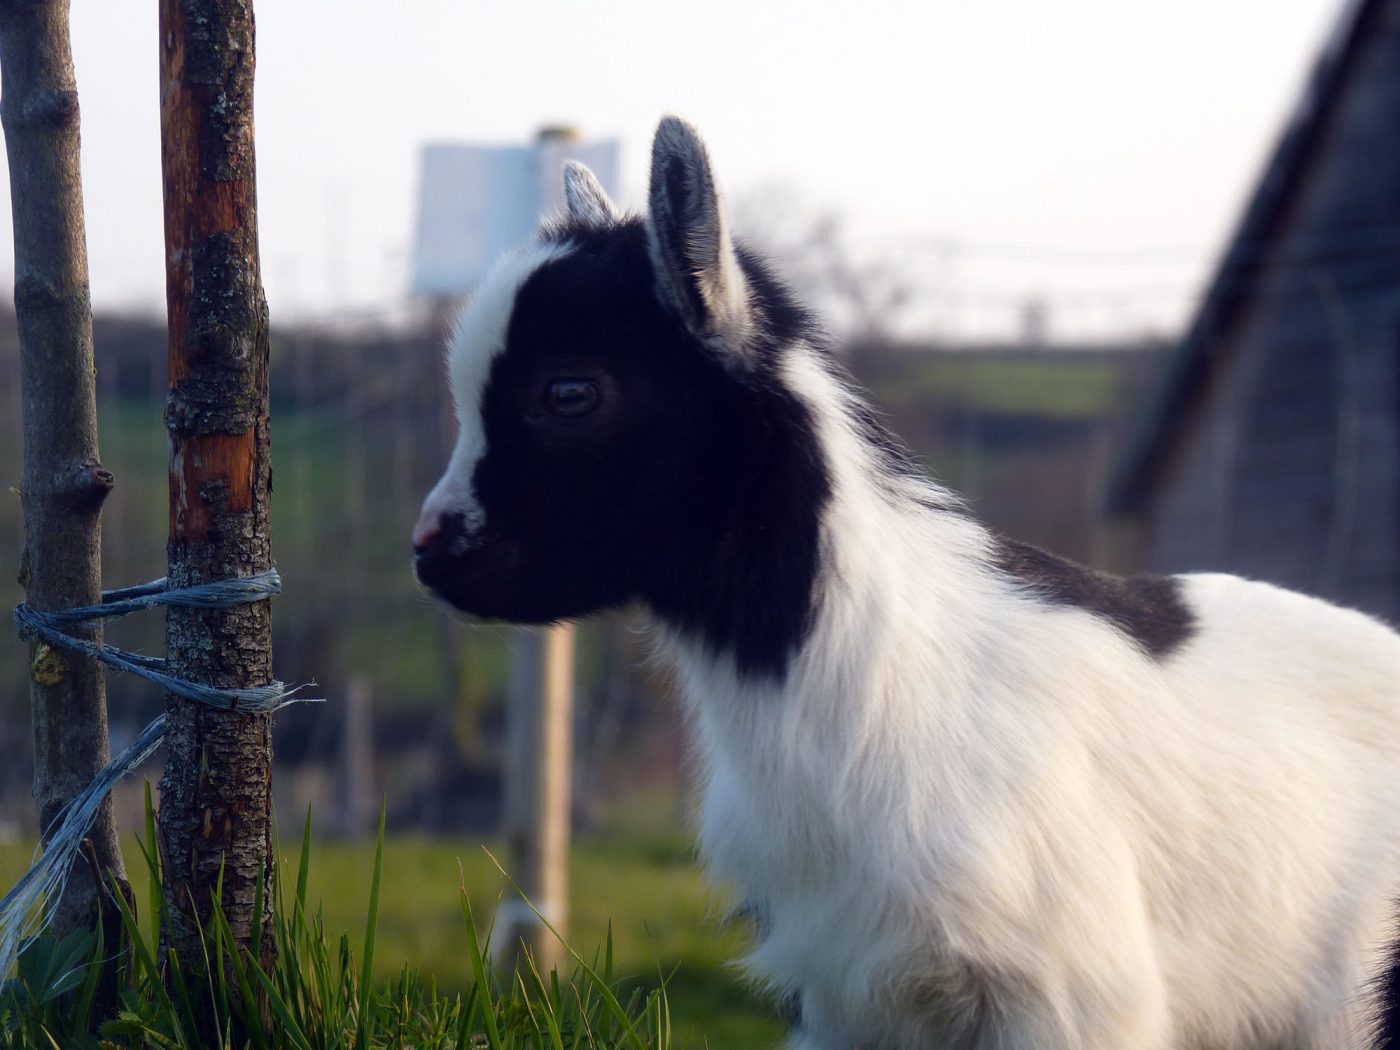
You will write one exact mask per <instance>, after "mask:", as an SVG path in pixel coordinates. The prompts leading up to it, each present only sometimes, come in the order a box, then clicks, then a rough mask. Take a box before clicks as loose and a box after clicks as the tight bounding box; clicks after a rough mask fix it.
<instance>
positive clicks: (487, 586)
mask: <svg viewBox="0 0 1400 1050" xmlns="http://www.w3.org/2000/svg"><path fill="white" fill-rule="evenodd" d="M422 575H423V574H421V573H420V579H421V578H422ZM422 582H423V583H425V584H427V585H428V589H429V590H430V591H432V593H433V596H434V597H436V598H437V599H439V600H440V601H442V602H445V603H446V604H447V605H450V606H451V607H452V608H453V609H455V610H457V611H458V612H460V613H463V614H464V615H466V616H468V617H470V618H471V619H474V620H488V621H498V622H506V623H518V624H551V623H559V622H560V621H563V620H577V619H581V618H582V617H585V616H590V615H592V614H593V613H597V612H602V611H603V610H605V609H608V608H611V607H612V606H614V605H617V604H619V602H618V601H616V600H611V601H610V600H607V599H606V598H600V597H599V596H598V595H592V594H584V593H579V592H577V591H574V590H572V589H570V588H568V587H541V586H532V585H530V584H529V583H525V582H522V581H519V580H505V579H500V578H495V577H494V576H493V574H490V573H481V574H462V575H461V576H458V577H455V578H447V579H436V580H426V579H424V580H422Z"/></svg>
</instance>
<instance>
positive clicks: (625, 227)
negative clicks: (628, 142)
mask: <svg viewBox="0 0 1400 1050" xmlns="http://www.w3.org/2000/svg"><path fill="white" fill-rule="evenodd" d="M565 189H566V199H567V201H568V207H569V215H568V218H567V219H566V220H565V221H564V222H562V223H561V224H558V225H556V226H553V227H547V228H546V229H545V230H544V232H543V233H542V234H541V236H540V238H539V240H538V241H537V242H536V243H534V244H532V245H530V246H528V247H526V248H524V249H522V250H520V251H518V252H516V253H514V254H512V255H510V256H507V257H506V258H505V259H504V260H502V262H501V263H500V264H498V266H497V268H496V269H495V271H494V272H493V273H492V275H491V276H490V277H489V278H487V280H486V281H485V282H484V283H483V285H482V287H481V288H480V289H479V291H478V292H477V294H476V296H475V297H474V299H473V301H472V302H471V304H470V305H469V306H468V308H467V310H466V311H465V313H464V314H463V317H462V320H461V323H460V329H459V331H458V333H457V335H456V337H455V339H454V341H453V343H452V346H451V350H450V362H451V369H450V371H451V378H452V386H453V393H454V395H455V398H456V403H457V413H458V421H459V424H460V434H459V437H458V441H457V445H456V447H455V450H454V452H453V454H452V459H451V462H450V464H449V466H448V468H447V471H446V473H445V474H444V475H443V477H442V479H441V480H440V481H439V482H438V484H437V486H436V487H435V488H434V489H433V490H432V492H431V493H430V494H429V495H428V497H427V499H426V501H425V502H424V504H423V511H422V516H421V518H420V520H419V522H418V525H417V527H416V529H415V530H414V534H413V543H414V547H415V549H416V550H417V552H418V556H417V571H418V576H419V578H420V579H421V580H422V581H423V582H424V583H425V584H427V585H428V586H429V587H431V588H432V589H433V590H434V591H435V592H436V593H437V594H438V595H439V596H441V597H442V598H444V599H446V600H447V601H448V602H450V603H451V604H452V605H454V606H456V607H457V608H459V609H462V610H464V611H466V612H470V613H473V614H476V615H480V616H486V617H491V618H501V619H509V620H516V621H522V622H546V621H551V620H557V619H563V618H568V617H574V616H581V615H586V614H588V613H590V612H593V611H596V610H599V609H602V608H606V607H609V606H613V605H617V604H620V603H622V602H625V601H627V600H629V599H631V598H634V597H642V598H645V599H648V600H651V601H653V602H654V603H655V604H657V605H659V606H662V607H664V606H666V605H667V594H668V593H669V592H671V591H673V590H675V588H677V587H679V586H682V584H681V580H682V578H688V577H689V576H690V575H691V574H692V573H697V572H706V571H709V569H710V568H712V560H713V556H714V554H715V546H716V544H724V543H728V544H730V545H732V544H733V543H734V542H735V541H734V537H733V532H734V529H735V528H736V525H735V521H736V517H737V518H745V519H749V518H754V517H755V516H757V517H759V518H766V519H769V520H768V521H767V524H768V525H771V524H772V521H771V517H772V515H771V513H770V510H776V508H777V504H778V503H780V502H782V501H784V500H790V499H791V497H792V496H793V494H792V493H791V492H786V491H785V483H784V481H783V480H781V479H782V478H785V477H787V476H788V475H790V474H791V473H792V472H791V471H785V470H783V469H781V468H782V463H783V461H786V460H791V459H793V458H794V457H796V458H798V459H806V460H810V459H811V458H812V457H811V452H810V447H809V446H810V442H804V441H802V440H801V437H800V436H797V435H795V434H794V433H793V431H794V429H800V424H802V423H805V421H806V413H805V410H804V409H803V408H802V407H801V405H800V404H799V403H798V401H797V400H796V399H795V398H794V397H793V396H792V394H791V393H789V392H788V391H787V390H786V389H785V388H784V387H783V384H782V383H781V382H780V381H779V380H778V378H777V372H778V369H779V363H778V362H779V359H780V357H781V347H782V346H783V345H787V344H791V343H793V342H794V341H796V340H798V339H801V338H802V337H804V336H805V335H806V334H807V327H808V322H807V317H806V314H805V313H804V312H803V311H802V310H801V309H800V308H798V307H796V306H795V305H793V304H792V303H791V301H790V300H789V298H788V297H787V295H786V293H785V292H784V291H783V290H782V289H781V288H780V287H779V286H778V285H777V283H776V282H775V281H774V280H773V279H772V278H771V277H770V276H769V275H768V274H767V271H766V270H765V269H764V268H763V267H762V266H761V265H759V264H757V263H756V262H755V261H753V260H752V259H749V258H747V257H743V258H741V254H740V252H739V251H737V250H736V248H735V247H734V245H733V243H732V241H731V240H730V237H729V233H728V230H727V228H726V223H725V217H724V213H723V211H722V208H721V202H720V196H719V193H718V190H717V189H716V185H715V181H714V177H713V174H712V173H711V170H710V164H709V160H708V157H707V155H706V152H705V148H704V146H703V145H702V143H701V142H700V139H699V138H698V137H697V136H696V134H695V132H694V131H693V130H692V129H691V128H690V127H689V126H687V125H686V124H684V123H683V122H681V121H679V120H676V119H674V118H667V119H666V120H664V121H663V122H662V123H661V125H660V127H659V128H658V130H657V134H656V140H655V143H654V146H653V151H652V171H651V187H650V203H649V214H648V215H647V216H646V217H645V218H644V219H638V218H631V217H626V216H624V215H622V214H620V213H619V212H618V211H617V209H616V208H615V207H614V206H613V205H612V203H611V202H610V201H609V200H608V199H607V196H606V194H605V193H604V192H603V190H602V188H601V187H600V186H599V184H598V182H597V181H596V180H595V179H594V177H593V175H592V173H591V172H589V171H588V169H587V168H585V167H583V166H582V165H579V164H574V163H570V164H569V165H567V166H566V169H565ZM794 424H799V426H798V427H795V426H794ZM803 445H805V446H808V447H805V448H802V449H800V450H799V448H798V446H803ZM799 473H800V471H799ZM809 473H810V472H809ZM811 482H812V479H811V478H807V479H806V481H805V482H804V484H808V485H810V483H811ZM816 484H817V487H818V488H820V489H821V491H822V492H823V493H824V491H825V488H824V486H825V479H824V477H823V478H818V479H816ZM809 502H810V500H809ZM755 504H759V505H758V506H756V505H755ZM741 508H742V509H741ZM783 509H784V511H785V512H786V513H789V514H790V513H792V511H793V508H792V506H791V504H790V502H789V503H788V504H787V506H786V507H784V508H783ZM755 527H757V528H760V529H762V528H763V526H761V525H756V526H755ZM811 557H812V558H815V553H814V552H813V553H812V554H811ZM676 615H678V616H680V617H681V618H682V619H685V616H684V614H683V613H677V614H676Z"/></svg>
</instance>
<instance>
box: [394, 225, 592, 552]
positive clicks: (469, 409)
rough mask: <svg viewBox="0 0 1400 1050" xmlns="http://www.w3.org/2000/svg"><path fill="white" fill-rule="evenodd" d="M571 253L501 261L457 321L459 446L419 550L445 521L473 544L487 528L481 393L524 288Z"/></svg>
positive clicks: (451, 360)
mask: <svg viewBox="0 0 1400 1050" xmlns="http://www.w3.org/2000/svg"><path fill="white" fill-rule="evenodd" d="M570 250H571V247H570V246H569V245H567V244H530V245H526V246H525V247H523V248H518V249H516V250H515V251H513V252H510V253H508V254H506V255H504V256H502V257H501V259H500V260H499V261H498V262H497V263H496V265H495V266H494V267H493V268H492V270H491V272H490V273H489V274H488V275H487V277H486V279H485V280H483V281H482V282H481V285H480V287H479V288H478V289H477V291H476V294H475V295H474V296H473V297H472V300H471V302H470V303H468V304H467V307H466V309H465V310H464V311H463V313H462V316H461V317H460V318H459V319H458V321H457V330H456V332H455V333H454V334H453V337H452V341H451V343H450V344H449V345H448V351H447V364H448V374H449V376H450V378H451V381H452V398H453V401H454V402H455V403H456V406H457V444H456V446H455V447H454V448H453V450H452V458H451V459H450V460H449V461H448V464H447V470H446V471H445V472H444V473H443V475H442V477H441V478H440V479H439V480H438V483H437V484H436V485H434V486H433V490H432V491H431V492H429V493H428V498H427V499H425V500H424V501H423V510H422V512H421V513H420V514H419V517H418V524H417V525H416V526H414V529H413V545H414V546H415V547H420V548H421V547H426V546H428V545H429V544H430V543H431V542H432V541H433V539H434V538H435V537H436V536H437V535H438V534H439V533H440V532H441V529H442V525H441V522H442V519H443V517H444V516H445V515H451V514H460V515H462V518H463V521H464V522H465V523H466V532H467V537H468V538H470V536H471V534H472V533H474V532H476V531H477V530H479V529H480V528H481V527H482V525H484V524H485V520H484V519H485V514H484V512H483V511H482V509H481V505H480V504H479V503H478V502H477V499H476V494H475V493H474V492H473V491H472V474H473V473H474V472H475V470H476V465H477V463H479V462H480V461H481V457H482V456H483V455H485V454H486V435H485V434H484V433H483V431H482V424H481V393H482V389H483V388H484V387H485V386H486V380H487V378H488V377H489V376H490V374H491V363H492V362H493V361H494V360H495V359H496V358H497V357H498V356H500V354H501V353H503V352H504V351H505V348H506V332H507V329H508V328H509V326H510V318H511V313H512V311H513V310H514V309H515V296H516V293H517V292H519V291H520V286H521V285H522V284H524V283H525V281H526V279H527V278H528V277H529V276H530V275H531V274H532V273H534V272H535V271H536V270H538V269H539V268H540V267H541V266H543V265H545V264H546V263H549V262H552V261H554V260H555V259H560V258H562V257H563V256H565V255H567V254H568V253H569V251H570Z"/></svg>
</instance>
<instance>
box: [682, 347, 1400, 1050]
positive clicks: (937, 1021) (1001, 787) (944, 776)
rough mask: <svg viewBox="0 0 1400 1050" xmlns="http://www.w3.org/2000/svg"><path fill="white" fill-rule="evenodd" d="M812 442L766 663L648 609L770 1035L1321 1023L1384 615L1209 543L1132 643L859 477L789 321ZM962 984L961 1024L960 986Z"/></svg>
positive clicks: (1003, 1039) (1389, 846) (1371, 908)
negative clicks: (697, 753)
mask: <svg viewBox="0 0 1400 1050" xmlns="http://www.w3.org/2000/svg"><path fill="white" fill-rule="evenodd" d="M786 380H787V382H788V384H789V385H790V386H791V388H792V389H793V390H794V391H796V392H797V393H798V394H799V395H800V396H801V397H802V398H803V399H804V400H805V401H806V402H807V404H808V405H809V406H810V407H811V408H812V410H813V411H814V413H815V414H816V418H817V419H818V421H819V432H820V444H821V446H822V450H823V452H824V453H825V455H826V458H827V460H828V462H829V464H830V466H831V467H832V469H833V471H834V475H835V492H834V496H833V500H832V503H831V506H830V508H829V510H828V511H827V513H826V517H825V522H824V526H823V543H824V552H825V558H826V560H827V567H826V569H825V572H824V575H823V583H822V587H821V605H820V612H819V615H818V618H817V621H816V624H815V628H814V630H813V632H812V634H811V636H810V637H809V638H808V640H807V641H806V643H805V644H804V645H803V647H802V649H801V651H800V653H799V654H798V656H797V658H796V661H795V663H794V665H793V667H792V669H791V671H790V672H789V674H788V676H787V678H786V680H785V681H784V682H783V684H782V685H781V686H776V685H772V684H755V683H754V682H753V681H752V680H744V679H742V678H741V677H740V676H738V675H737V674H736V673H735V670H734V668H733V665H732V663H731V662H730V661H729V660H727V659H725V658H717V657H716V656H714V655H713V654H712V653H709V652H707V651H705V650H704V649H703V648H701V647H699V646H697V645H695V644H693V643H692V642H691V641H690V640H688V639H686V638H684V637H679V636H676V635H665V634H663V638H664V647H665V649H666V650H667V651H668V652H669V653H670V654H671V655H672V656H673V657H674V659H675V661H676V663H677V665H678V667H679V669H680V672H681V679H682V682H683V687H684V692H685V695H686V696H687V698H688V700H689V703H690V706H691V709H692V711H693V714H694V722H695V726H696V729H697V730H698V736H699V742H700V750H701V753H702V755H703V758H704V761H705V765H706V767H707V769H708V786H707V789H706V798H705V805H704V810H703V820H702V843H703V853H704V856H705V858H706V860H707V862H708V864H709V866H710V867H711V869H712V870H713V872H714V873H715V874H716V875H718V876H719V877H721V878H722V879H724V880H726V881H728V882H731V883H732V884H733V885H734V886H735V888H736V889H737V891H738V892H739V893H740V895H741V896H742V897H743V898H745V899H749V900H754V901H758V902H761V903H762V904H763V906H764V907H766V909H767V912H768V918H769V922H770V930H769V932H768V934H767V936H766V937H765V938H764V939H763V940H762V942H761V943H760V944H759V946H758V947H757V949H756V950H755V952H754V953H753V956H752V957H751V959H750V960H749V964H750V966H751V969H752V972H753V973H754V974H755V975H756V976H758V977H760V978H762V979H764V980H765V981H767V982H769V983H771V984H772V985H774V986H776V987H777V988H779V989H781V990H784V991H798V992H800V994H801V997H802V1010H803V1023H802V1025H801V1027H800V1029H799V1030H798V1032H797V1033H795V1034H794V1037H793V1040H794V1043H793V1045H794V1046H795V1047H801V1048H803V1050H818V1048H830V1050H851V1048H852V1047H854V1046H860V1047H864V1048H870V1047H879V1048H882V1050H883V1048H903V1047H908V1048H945V1047H946V1048H953V1047H957V1048H970V1050H992V1048H996V1050H1169V1048H1170V1050H1187V1048H1190V1050H1195V1048H1197V1047H1202V1048H1209V1050H1245V1048H1250V1050H1256V1048H1261V1050H1262V1048H1266V1047H1267V1048H1268V1050H1275V1048H1277V1047H1287V1048H1288V1050H1351V1048H1360V1047H1362V1046H1364V1045H1366V1044H1365V1040H1364V1037H1363V1030H1364V1028H1365V1027H1366V1024H1367V1022H1368V1020H1369V1014H1370V1009H1369V999H1368V998H1367V996H1366V995H1365V992H1366V982H1367V980H1368V979H1369V978H1370V977H1371V975H1373V974H1374V973H1375V972H1376V970H1377V969H1378V967H1379V965H1380V962H1381V960H1382V958H1383V954H1384V950H1385V948H1386V947H1387V942H1388V941H1389V939H1390V937H1391V935H1392V932H1393V930H1392V923H1391V917H1392V911H1393V909H1392V902H1393V900H1394V894H1395V892H1396V890H1397V888H1400V637H1397V635H1395V634H1394V633H1392V632H1391V631H1389V630H1387V629H1386V628H1385V627H1383V626H1382V625H1381V624H1379V623H1377V622H1376V621H1374V620H1371V619H1369V618H1368V617H1365V616H1363V615H1361V614H1359V613H1355V612H1350V611H1347V610H1343V609H1338V608H1335V607H1332V606H1329V605H1327V604H1325V603H1323V602H1320V601H1317V600H1314V599H1311V598H1307V597H1303V596H1301V595H1297V594H1293V593H1289V592H1286V591H1283V590H1280V589H1278V588H1275V587H1272V586H1269V585H1267V584H1262V583H1252V582H1247V581H1245V580H1241V579H1237V578H1234V577H1229V576H1213V575H1212V576H1207V575H1202V576H1190V577H1186V578H1185V595H1186V599H1187V601H1188V602H1189V603H1190V606H1191V608H1192V609H1193V610H1194V612H1195V614H1196V616H1197V618H1198V633H1197V635H1196V636H1195V637H1194V638H1193V639H1192V640H1190V641H1189V642H1188V643H1187V644H1186V645H1185V646H1184V648H1183V649H1181V650H1180V651H1178V652H1176V653H1175V654H1173V655H1171V656H1168V657H1167V658H1166V659H1165V660H1164V661H1162V662H1160V663H1159V662H1157V661H1154V660H1153V659H1152V658H1150V657H1148V656H1146V655H1145V654H1144V653H1143V652H1142V651H1141V650H1139V649H1138V648H1137V647H1136V646H1135V645H1134V644H1133V643H1132V642H1131V641H1130V640H1129V639H1128V638H1127V637H1126V636H1125V635H1123V634H1121V633H1120V632H1119V631H1118V630H1116V629H1115V628H1114V627H1112V626H1110V625H1109V624H1108V623H1106V622H1105V621H1104V620H1102V619H1100V618H1098V617H1096V616H1093V615H1091V614H1089V613H1086V612H1084V611H1080V610H1078V609H1075V608H1073V607H1069V606H1051V605H1047V604H1044V603H1041V602H1037V601H1035V600H1034V599H1032V598H1029V597H1027V596H1026V595H1025V594H1024V593H1023V592H1022V591H1021V590H1020V589H1019V588H1017V587H1015V586H1014V585H1012V584H1011V583H1009V582H1008V581H1007V580H1006V579H1005V578H1004V577H1003V576H1001V575H1000V574H999V573H998V572H997V571H996V570H995V569H993V568H992V565H991V560H990V556H989V540H990V537H989V535H988V533H987V532H986V531H985V530H984V529H983V527H982V526H980V525H978V524H977V523H976V522H974V521H972V520H971V519H969V518H968V517H966V516H962V515H959V514H955V513H930V512H928V511H926V510H923V509H920V508H919V507H917V506H916V505H915V504H914V503H912V502H911V501H910V500H908V499H907V496H908V495H909V493H908V492H903V493H902V492H899V491H897V487H898V486H899V485H902V486H904V487H906V488H908V487H915V488H919V487H923V488H924V492H923V495H924V496H925V499H926V501H927V499H928V498H932V499H933V500H935V501H942V502H947V500H948V496H947V494H946V493H943V492H942V491H941V490H938V489H937V488H936V487H935V486H933V485H932V484H931V483H928V484H925V483H923V482H919V481H905V482H900V483H898V485H897V486H896V488H895V489H892V488H891V485H890V482H889V479H888V478H887V477H884V476H882V475H881V473H880V471H879V470H878V467H877V464H876V463H875V462H874V460H873V456H872V453H871V451H870V450H869V449H868V448H867V447H866V446H865V445H863V444H862V442H861V440H860V439H859V438H858V437H857V436H856V434H855V433H854V432H853V429H852V426H851V424H850V423H849V421H848V420H849V416H848V414H847V412H846V411H845V410H844V407H843V402H844V400H845V399H846V398H848V396H849V395H847V394H846V393H844V391H843V390H842V389H841V388H840V386H839V385H838V384H837V383H836V382H835V381H834V380H833V379H832V378H831V377H830V376H829V375H828V374H827V372H826V371H825V369H824V368H823V366H822V365H821V364H820V363H819V362H818V361H817V360H816V359H815V358H814V357H813V356H812V355H811V354H810V353H809V352H807V351H806V350H804V349H802V348H797V349H795V350H793V351H791V352H790V353H789V356H788V359H787V367H786ZM982 1007H987V1008H989V1009H990V1016H989V1019H987V1020H984V1021H983V1023H982V1024H981V1026H980V1027H978V1026H977V1025H976V1024H975V1023H974V1019H975V1018H976V1017H977V1016H978V1015H979V1008H982Z"/></svg>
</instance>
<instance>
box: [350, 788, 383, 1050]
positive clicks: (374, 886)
mask: <svg viewBox="0 0 1400 1050" xmlns="http://www.w3.org/2000/svg"><path fill="white" fill-rule="evenodd" d="M388 810H389V799H388V796H385V798H384V801H383V802H381V803H380V805H379V838H378V839H377V841H376V842H375V844H374V878H373V879H372V880H371V881H370V884H369V917H368V918H367V919H365V949H364V951H365V957H364V959H362V960H361V961H360V1003H359V1006H360V1018H359V1020H360V1024H359V1030H358V1033H357V1036H358V1037H357V1039H356V1041H355V1045H356V1046H357V1047H359V1048H360V1050H366V1048H367V1047H368V1046H369V1042H368V1039H367V1032H368V1029H367V1027H366V1025H367V1022H368V1019H369V998H370V993H371V990H372V989H373V987H374V985H373V982H372V979H371V976H370V975H371V974H372V973H373V972H374V971H373V969H372V968H373V966H374V935H375V933H376V932H377V931H378V929H379V880H380V876H381V875H382V874H383V872H384V817H385V815H386V814H387V813H388Z"/></svg>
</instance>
